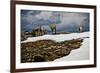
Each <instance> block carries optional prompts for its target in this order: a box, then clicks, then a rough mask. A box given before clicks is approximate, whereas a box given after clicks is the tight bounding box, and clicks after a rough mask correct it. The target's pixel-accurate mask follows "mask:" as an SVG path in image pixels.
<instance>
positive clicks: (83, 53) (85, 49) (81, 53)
mask: <svg viewBox="0 0 100 73" xmlns="http://www.w3.org/2000/svg"><path fill="white" fill-rule="evenodd" d="M88 59H89V38H84V41H83V43H82V46H81V47H80V48H78V49H75V50H72V51H71V53H70V54H69V55H68V56H64V57H62V58H59V59H56V60H54V61H55V62H58V61H75V60H88Z"/></svg>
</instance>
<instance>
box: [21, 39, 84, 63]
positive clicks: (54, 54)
mask: <svg viewBox="0 0 100 73" xmlns="http://www.w3.org/2000/svg"><path fill="white" fill-rule="evenodd" d="M82 42H83V39H73V40H68V41H63V42H55V41H52V40H38V41H35V42H27V43H21V62H22V63H25V62H46V61H53V60H55V59H57V58H60V57H63V56H67V55H69V54H70V52H71V50H73V49H77V48H79V47H80V46H81V43H82Z"/></svg>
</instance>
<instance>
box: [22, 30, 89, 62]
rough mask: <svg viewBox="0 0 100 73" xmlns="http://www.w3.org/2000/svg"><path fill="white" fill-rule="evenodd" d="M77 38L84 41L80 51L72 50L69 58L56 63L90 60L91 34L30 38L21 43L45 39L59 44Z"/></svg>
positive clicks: (65, 57) (66, 57)
mask: <svg viewBox="0 0 100 73" xmlns="http://www.w3.org/2000/svg"><path fill="white" fill-rule="evenodd" d="M77 38H82V39H83V42H82V46H81V47H80V48H78V49H75V50H72V51H71V53H70V54H69V55H68V56H64V57H62V58H59V59H56V60H54V61H55V62H56V61H72V60H88V59H89V50H90V46H89V44H90V39H89V32H83V33H71V34H58V35H43V36H38V37H30V38H28V39H27V40H25V41H22V42H21V43H25V42H33V41H37V40H44V39H49V40H55V41H57V42H61V41H65V40H72V39H77Z"/></svg>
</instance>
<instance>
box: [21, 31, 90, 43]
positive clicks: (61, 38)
mask: <svg viewBox="0 0 100 73" xmlns="http://www.w3.org/2000/svg"><path fill="white" fill-rule="evenodd" d="M84 37H89V32H83V33H71V34H57V35H43V36H38V37H29V38H27V40H25V41H22V42H21V43H25V42H33V41H37V40H46V39H48V40H55V41H56V42H61V41H65V40H72V39H77V38H84Z"/></svg>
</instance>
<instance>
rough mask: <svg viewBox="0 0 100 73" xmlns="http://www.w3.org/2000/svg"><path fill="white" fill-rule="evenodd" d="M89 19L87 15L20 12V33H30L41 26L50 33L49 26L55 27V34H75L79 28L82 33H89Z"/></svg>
mask: <svg viewBox="0 0 100 73" xmlns="http://www.w3.org/2000/svg"><path fill="white" fill-rule="evenodd" d="M89 17H90V14H89V13H79V12H61V11H43V10H21V31H28V32H31V31H32V30H33V29H36V28H38V26H40V25H41V26H42V28H44V29H46V30H47V31H48V32H51V29H50V27H49V25H51V24H55V25H56V29H57V32H62V31H63V32H77V29H78V27H79V26H82V27H83V31H89V25H90V24H89V23H90V22H89Z"/></svg>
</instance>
